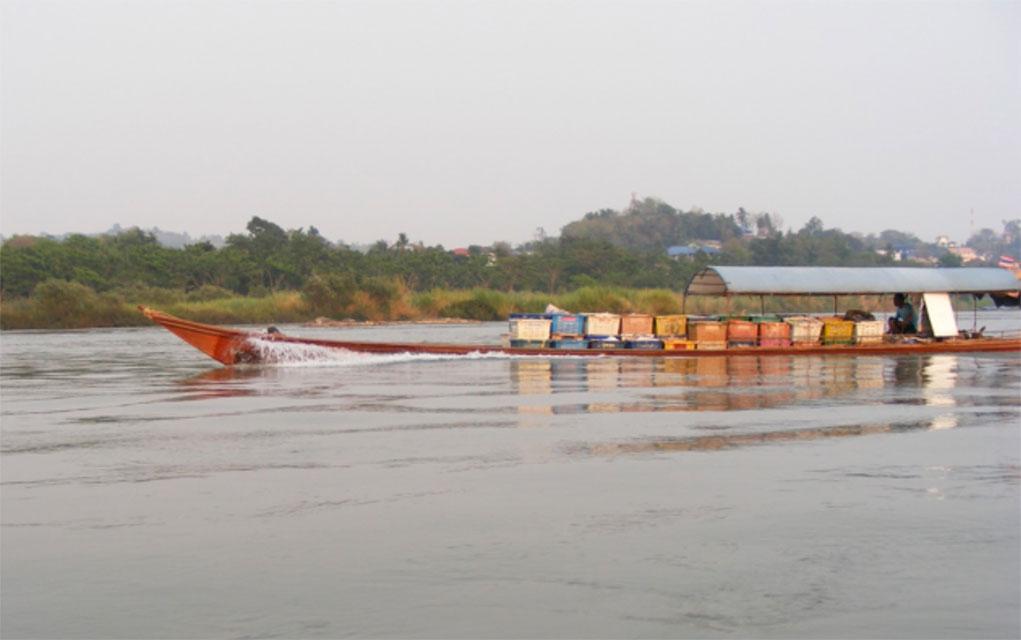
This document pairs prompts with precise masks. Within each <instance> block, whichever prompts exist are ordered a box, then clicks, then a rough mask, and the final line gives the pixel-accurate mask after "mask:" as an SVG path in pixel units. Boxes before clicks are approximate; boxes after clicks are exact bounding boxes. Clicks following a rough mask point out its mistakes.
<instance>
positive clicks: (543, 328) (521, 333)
mask: <svg viewBox="0 0 1021 640" xmlns="http://www.w3.org/2000/svg"><path fill="white" fill-rule="evenodd" d="M549 329H550V319H549V318H543V317H542V316H539V317H522V316H518V317H514V316H511V319H510V337H511V340H549V336H550V330H549Z"/></svg>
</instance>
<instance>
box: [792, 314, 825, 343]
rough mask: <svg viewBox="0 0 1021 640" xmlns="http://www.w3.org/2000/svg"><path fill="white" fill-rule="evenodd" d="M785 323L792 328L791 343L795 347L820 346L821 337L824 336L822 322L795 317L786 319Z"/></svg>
mask: <svg viewBox="0 0 1021 640" xmlns="http://www.w3.org/2000/svg"><path fill="white" fill-rule="evenodd" d="M784 322H786V323H787V324H789V325H790V326H791V334H790V335H791V343H792V344H794V345H795V346H797V345H803V346H807V345H812V344H819V336H820V335H821V334H822V322H821V321H820V320H818V319H817V318H811V317H809V316H794V317H791V318H784Z"/></svg>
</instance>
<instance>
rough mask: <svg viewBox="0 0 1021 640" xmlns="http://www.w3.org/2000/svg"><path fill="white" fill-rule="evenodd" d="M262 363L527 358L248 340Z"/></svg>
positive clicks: (328, 364) (340, 364)
mask: <svg viewBox="0 0 1021 640" xmlns="http://www.w3.org/2000/svg"><path fill="white" fill-rule="evenodd" d="M245 344H246V346H248V347H250V348H251V349H252V351H253V352H254V353H255V355H256V356H257V357H258V359H259V363H260V364H271V365H280V366H358V365H374V364H389V363H401V362H423V361H438V360H450V359H452V358H457V359H464V358H468V359H473V360H480V359H507V358H517V357H523V356H508V355H506V354H500V353H487V354H484V353H470V354H465V355H449V354H431V353H364V352H357V351H348V350H346V349H337V348H327V347H320V346H317V345H310V344H301V343H295V342H280V341H278V340H265V339H262V338H260V337H258V336H251V337H248V338H246V339H245Z"/></svg>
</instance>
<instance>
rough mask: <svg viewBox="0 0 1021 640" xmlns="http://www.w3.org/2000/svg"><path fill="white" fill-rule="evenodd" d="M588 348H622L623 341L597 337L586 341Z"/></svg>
mask: <svg viewBox="0 0 1021 640" xmlns="http://www.w3.org/2000/svg"><path fill="white" fill-rule="evenodd" d="M588 348H589V349H623V348H624V343H623V342H621V341H620V340H617V339H615V338H597V339H595V340H589V341H588Z"/></svg>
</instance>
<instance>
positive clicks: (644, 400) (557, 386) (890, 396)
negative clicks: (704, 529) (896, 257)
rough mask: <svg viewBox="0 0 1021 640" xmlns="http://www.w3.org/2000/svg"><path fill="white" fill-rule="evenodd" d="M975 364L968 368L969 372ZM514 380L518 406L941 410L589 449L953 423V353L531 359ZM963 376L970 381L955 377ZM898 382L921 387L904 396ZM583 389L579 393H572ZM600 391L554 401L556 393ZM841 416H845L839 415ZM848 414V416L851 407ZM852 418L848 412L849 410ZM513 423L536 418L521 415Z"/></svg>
mask: <svg viewBox="0 0 1021 640" xmlns="http://www.w3.org/2000/svg"><path fill="white" fill-rule="evenodd" d="M978 371H980V369H977V370H976V371H975V372H973V373H975V374H976V375H979V374H978ZM511 375H512V378H513V379H512V382H513V384H514V388H515V389H516V391H517V393H519V394H521V395H522V396H528V397H529V398H528V399H529V400H530V401H529V402H527V403H524V404H522V405H521V406H520V407H519V412H520V413H521V414H527V415H530V416H536V414H551V415H552V414H564V413H582V412H587V413H606V412H621V413H627V412H662V411H745V410H755V409H764V408H774V407H784V406H794V405H800V404H804V403H809V402H818V401H822V402H823V403H824V404H825V403H827V402H828V401H830V400H832V401H834V402H837V403H839V404H840V405H848V404H849V403H850V404H861V405H863V406H872V407H876V406H882V405H887V404H890V405H893V404H914V405H919V406H923V407H935V408H943V409H946V411H944V412H939V413H937V414H936V415H933V413H932V412H931V411H927V412H925V415H924V416H920V417H919V418H918V419H908V420H904V421H900V422H890V423H866V424H862V423H853V424H847V423H845V424H828V425H823V426H819V427H817V428H805V427H801V428H796V429H795V428H792V429H777V430H768V431H763V432H755V433H739V432H738V431H740V430H741V429H739V428H736V427H737V425H735V428H733V430H734V431H735V433H725V432H729V431H731V427H727V428H720V429H719V430H718V431H716V432H714V433H713V434H712V435H691V436H687V437H671V438H652V439H649V440H642V441H639V442H623V443H583V444H577V445H573V446H576V447H580V448H583V449H585V451H586V452H588V453H590V454H613V453H630V452H639V451H664V450H670V451H690V450H717V449H727V448H732V447H740V446H748V445H755V444H766V443H775V442H784V441H802V440H811V439H820V438H835V437H847V436H854V435H870V434H877V433H893V432H903V431H912V430H920V429H949V428H953V427H956V426H958V425H959V420H960V416H959V415H958V413H957V412H956V411H955V409H956V408H957V406H958V403H959V400H958V398H957V397H956V396H955V394H954V388H955V387H956V386H957V385H958V383H959V378H960V372H959V360H958V357H957V356H953V355H922V356H897V357H855V358H847V357H825V356H820V357H796V358H795V357H775V356H762V357H754V356H748V357H740V358H732V357H730V358H728V357H726V356H720V357H703V358H693V359H690V360H689V359H663V360H655V359H652V360H628V359H621V358H606V359H600V360H591V361H586V360H581V359H576V360H571V359H564V360H559V359H536V360H520V361H516V362H514V363H512V366H511ZM965 383H966V384H970V383H968V382H967V381H965ZM901 387H908V388H914V389H915V390H920V391H921V393H915V392H912V393H908V394H904V393H903V392H902V391H901V390H900V389H899V388H901ZM581 392H584V393H581ZM571 393H578V395H579V397H582V398H591V397H592V396H593V394H595V395H596V396H597V397H599V398H600V400H599V401H598V402H591V401H589V402H585V403H572V402H569V401H568V402H559V401H558V400H557V395H558V394H568V395H569V394H571ZM845 415H846V414H845ZM852 415H853V414H852ZM852 420H853V418H852ZM521 424H522V426H537V425H538V424H539V423H536V422H534V421H529V420H526V421H523V422H522V423H521Z"/></svg>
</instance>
